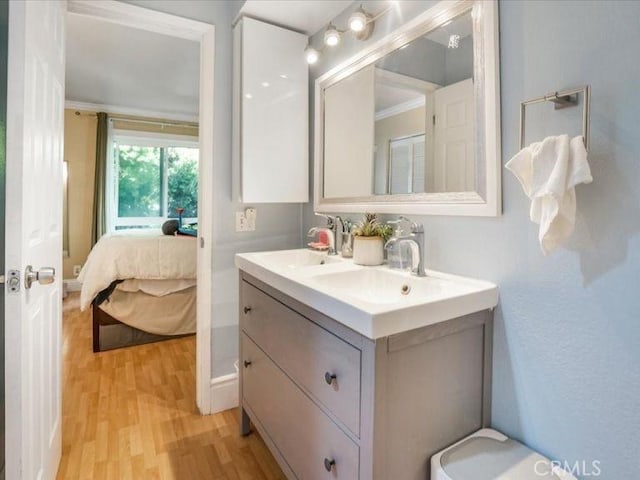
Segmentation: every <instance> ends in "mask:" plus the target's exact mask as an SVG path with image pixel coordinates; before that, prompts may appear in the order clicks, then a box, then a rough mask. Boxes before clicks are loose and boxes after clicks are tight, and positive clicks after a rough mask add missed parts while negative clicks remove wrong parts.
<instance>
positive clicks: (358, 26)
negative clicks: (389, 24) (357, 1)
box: [349, 5, 387, 40]
mask: <svg viewBox="0 0 640 480" xmlns="http://www.w3.org/2000/svg"><path fill="white" fill-rule="evenodd" d="M384 13H387V10H384V11H383V12H382V13H381V14H379V15H377V16H376V18H378V17H379V16H381V15H383V14H384ZM374 25H375V19H374V18H372V17H371V15H369V14H368V13H367V12H365V11H364V8H363V7H362V5H360V8H358V9H357V10H356V11H355V12H353V13H352V14H351V16H350V17H349V29H350V30H351V31H352V32H353V35H354V36H355V37H356V38H357V39H358V40H366V39H367V38H369V37H370V36H371V33H372V32H373V27H374Z"/></svg>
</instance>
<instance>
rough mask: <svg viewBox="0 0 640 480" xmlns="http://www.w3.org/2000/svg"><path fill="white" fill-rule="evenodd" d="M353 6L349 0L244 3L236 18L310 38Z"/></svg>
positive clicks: (253, 1) (263, 0)
mask: <svg viewBox="0 0 640 480" xmlns="http://www.w3.org/2000/svg"><path fill="white" fill-rule="evenodd" d="M352 3H353V0H268V1H265V0H247V1H246V2H245V3H244V5H243V6H242V8H241V9H240V15H249V16H251V17H255V18H258V19H261V20H264V21H266V22H270V23H274V24H276V25H281V26H283V27H287V28H290V29H292V30H297V31H299V32H302V33H304V34H306V35H313V34H314V33H316V32H317V31H318V30H320V29H321V28H322V27H324V26H325V25H327V24H328V23H329V22H330V21H331V20H332V19H333V18H334V17H336V16H337V15H338V14H339V13H341V12H342V11H343V10H344V9H345V8H347V7H348V6H349V5H351V4H352Z"/></svg>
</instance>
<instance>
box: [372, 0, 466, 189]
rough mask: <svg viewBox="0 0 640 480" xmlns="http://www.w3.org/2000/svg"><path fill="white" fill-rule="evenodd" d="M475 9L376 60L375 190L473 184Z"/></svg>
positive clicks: (451, 186) (442, 187) (452, 187)
mask: <svg viewBox="0 0 640 480" xmlns="http://www.w3.org/2000/svg"><path fill="white" fill-rule="evenodd" d="M472 30H473V29H472V20H471V13H470V12H467V13H466V14H464V15H461V16H459V17H457V18H455V19H453V20H452V21H450V22H448V23H447V24H445V25H443V26H442V27H440V28H438V29H436V30H434V31H432V32H429V33H428V34H426V35H424V36H421V37H419V38H417V39H415V40H413V41H412V42H410V43H408V44H406V45H404V46H403V47H401V48H400V49H398V50H396V51H394V52H391V53H390V54H388V55H386V56H385V57H383V58H381V59H380V60H378V62H376V64H375V76H374V77H375V114H374V115H375V117H374V118H375V123H374V125H375V127H374V157H373V158H374V192H373V193H374V194H376V195H389V194H391V195H394V194H409V193H434V192H464V191H474V190H475V189H476V186H475V177H476V165H475V163H476V162H475V128H474V97H473V95H474V90H473V35H472Z"/></svg>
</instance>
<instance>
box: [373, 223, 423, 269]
mask: <svg viewBox="0 0 640 480" xmlns="http://www.w3.org/2000/svg"><path fill="white" fill-rule="evenodd" d="M399 218H400V220H404V221H406V222H409V223H410V224H411V233H410V234H409V235H404V236H402V237H393V238H391V239H389V241H388V242H387V243H386V244H385V246H384V248H385V250H386V249H388V248H389V247H391V246H392V245H395V244H396V243H404V242H409V245H410V246H411V263H412V268H411V273H412V274H414V275H417V276H418V277H426V276H427V273H426V272H425V268H424V264H425V261H424V260H425V259H424V257H425V252H426V247H425V242H424V226H423V225H422V224H421V223H418V222H412V221H411V220H409V219H408V218H407V217H403V216H400V217H399Z"/></svg>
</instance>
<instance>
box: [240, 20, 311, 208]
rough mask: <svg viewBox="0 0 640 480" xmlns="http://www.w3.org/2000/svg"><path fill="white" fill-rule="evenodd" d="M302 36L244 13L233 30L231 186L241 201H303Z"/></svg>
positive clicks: (305, 77) (305, 92)
mask: <svg viewBox="0 0 640 480" xmlns="http://www.w3.org/2000/svg"><path fill="white" fill-rule="evenodd" d="M307 40H308V39H307V37H306V36H305V35H303V34H300V33H297V32H293V31H291V30H287V29H285V28H281V27H277V26H275V25H271V24H268V23H265V22H261V21H258V20H255V19H252V18H248V17H244V18H242V19H240V20H239V21H238V23H237V24H236V27H235V29H234V92H233V96H234V109H233V110H234V111H233V113H234V119H233V126H234V128H233V137H234V138H233V140H234V142H233V150H234V151H233V155H234V187H235V197H236V199H237V200H239V201H241V202H243V203H305V202H308V201H309V143H308V142H309V70H308V65H307V63H306V61H305V58H304V49H305V47H306V45H307Z"/></svg>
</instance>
